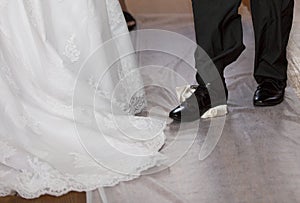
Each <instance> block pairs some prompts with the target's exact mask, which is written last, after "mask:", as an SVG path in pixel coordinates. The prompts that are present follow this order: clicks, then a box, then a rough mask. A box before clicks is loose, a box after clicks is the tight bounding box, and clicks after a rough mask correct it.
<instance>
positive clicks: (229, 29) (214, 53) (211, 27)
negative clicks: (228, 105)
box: [192, 0, 294, 84]
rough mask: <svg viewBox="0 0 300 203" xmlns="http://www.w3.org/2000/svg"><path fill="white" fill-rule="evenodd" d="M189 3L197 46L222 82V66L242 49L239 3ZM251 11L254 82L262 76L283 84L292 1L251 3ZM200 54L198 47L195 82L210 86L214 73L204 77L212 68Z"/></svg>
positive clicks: (253, 0)
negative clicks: (205, 55)
mask: <svg viewBox="0 0 300 203" xmlns="http://www.w3.org/2000/svg"><path fill="white" fill-rule="evenodd" d="M192 3H193V12H194V20H195V30H196V39H197V43H198V45H199V47H201V48H202V49H203V50H204V51H205V52H206V53H207V54H208V56H209V57H210V58H211V59H212V61H213V63H214V65H215V66H216V67H217V70H218V73H219V74H220V76H221V78H222V79H223V82H224V76H223V72H224V69H225V67H226V66H227V65H228V64H230V63H232V62H233V61H235V60H236V59H237V58H238V57H239V55H240V54H241V53H242V51H243V50H244V48H245V46H244V45H243V31H242V24H241V16H240V15H239V14H238V9H239V6H240V4H241V0H192ZM251 11H252V19H253V25H254V33H255V47H256V48H255V52H256V53H255V67H254V77H255V79H256V80H257V82H260V81H261V79H262V78H265V77H269V78H274V79H278V80H282V81H286V79H287V65H288V62H287V58H286V48H287V44H288V40H289V34H290V30H291V27H292V21H293V11H294V0H251ZM201 55H202V54H201V51H200V48H199V49H197V51H196V53H195V59H196V68H197V70H198V73H200V75H201V77H200V76H199V74H197V81H198V83H199V84H201V83H203V82H204V83H208V82H209V83H211V82H213V81H214V80H215V79H216V78H215V77H213V76H212V75H213V73H210V74H207V72H209V71H208V69H209V68H211V67H210V66H209V65H207V64H206V63H204V62H203V60H201ZM207 75H210V76H208V77H206V76H207ZM203 80H205V81H203ZM224 84H225V83H224Z"/></svg>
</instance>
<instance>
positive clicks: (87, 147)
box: [0, 0, 165, 198]
mask: <svg viewBox="0 0 300 203" xmlns="http://www.w3.org/2000/svg"><path fill="white" fill-rule="evenodd" d="M118 36H121V37H118ZM111 39H115V40H111ZM109 40H110V41H109ZM107 41H109V42H108V43H106V42H107ZM127 53H130V54H128V55H126V54H127ZM115 58H121V59H120V60H118V61H115V63H112V62H114V59H115ZM142 87H143V84H142V81H141V79H140V76H139V74H138V72H137V65H136V62H135V57H134V54H133V49H132V45H131V42H130V39H129V36H128V31H127V28H126V23H125V20H124V19H123V16H122V11H121V8H120V7H119V4H118V1H117V0H76V1H74V0H47V1H41V0H14V1H11V0H0V90H1V91H0V196H6V195H9V194H12V193H15V192H17V193H18V194H19V195H21V196H22V197H24V198H36V197H38V196H40V195H43V194H51V195H57V196H58V195H62V194H65V193H67V192H69V191H91V190H94V189H97V188H99V187H105V186H114V185H116V184H118V183H119V182H120V181H128V180H132V179H134V178H137V177H139V176H140V175H141V172H142V171H145V170H147V169H149V168H151V167H154V166H156V165H159V164H160V163H162V161H163V160H164V159H165V157H164V156H163V155H161V154H160V153H159V152H158V150H159V149H160V148H161V147H162V145H163V143H164V134H163V128H164V123H162V122H160V121H158V120H155V119H150V118H146V117H135V116H133V115H134V114H136V113H138V112H140V111H141V110H142V109H143V108H144V107H145V105H146V102H145V99H144V92H143V90H142Z"/></svg>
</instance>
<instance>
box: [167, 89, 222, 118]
mask: <svg viewBox="0 0 300 203" xmlns="http://www.w3.org/2000/svg"><path fill="white" fill-rule="evenodd" d="M223 103H224V102H223ZM225 103H226V102H225ZM210 109H212V104H211V99H210V96H209V91H208V89H207V87H205V86H198V87H197V89H196V91H195V92H194V94H193V95H192V96H191V97H190V98H188V99H187V100H186V101H185V102H183V103H182V104H181V105H179V106H178V107H176V108H175V109H174V110H172V111H171V112H170V114H169V117H170V118H172V119H174V121H179V122H180V121H181V122H190V121H195V120H198V119H200V118H201V117H202V116H203V115H204V114H205V113H206V112H208V111H209V110H210ZM220 112H222V113H221V114H223V115H224V114H225V113H223V112H224V111H222V110H221V111H220V110H216V111H215V112H214V113H215V114H218V115H219V116H221V115H220Z"/></svg>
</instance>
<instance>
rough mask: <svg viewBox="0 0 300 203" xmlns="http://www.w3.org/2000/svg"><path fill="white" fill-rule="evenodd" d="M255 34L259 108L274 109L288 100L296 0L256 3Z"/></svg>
mask: <svg viewBox="0 0 300 203" xmlns="http://www.w3.org/2000/svg"><path fill="white" fill-rule="evenodd" d="M251 4H252V5H251V8H252V18H253V24H254V32H255V45H256V53H255V67H254V77H255V79H256V81H257V82H258V88H257V90H256V92H255V94H254V98H253V103H254V105H255V106H273V105H277V104H280V103H281V102H282V101H283V100H284V93H285V87H286V80H287V66H288V61H287V58H286V52H287V51H286V48H287V44H288V41H289V35H290V31H291V27H292V22H293V11H294V0H252V1H251Z"/></svg>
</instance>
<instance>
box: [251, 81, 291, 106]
mask: <svg viewBox="0 0 300 203" xmlns="http://www.w3.org/2000/svg"><path fill="white" fill-rule="evenodd" d="M285 87H286V82H285V81H280V80H276V79H272V78H265V79H263V80H262V81H261V82H260V83H259V85H258V87H257V90H256V92H255V94H254V98H253V104H254V106H275V105H277V104H280V103H281V102H282V101H283V100H284V92H285Z"/></svg>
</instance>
